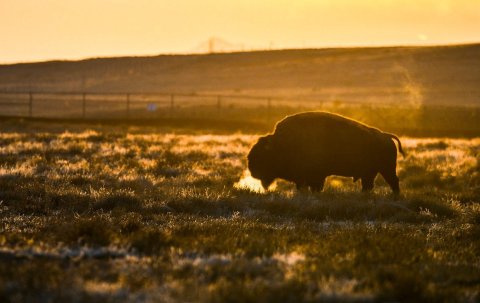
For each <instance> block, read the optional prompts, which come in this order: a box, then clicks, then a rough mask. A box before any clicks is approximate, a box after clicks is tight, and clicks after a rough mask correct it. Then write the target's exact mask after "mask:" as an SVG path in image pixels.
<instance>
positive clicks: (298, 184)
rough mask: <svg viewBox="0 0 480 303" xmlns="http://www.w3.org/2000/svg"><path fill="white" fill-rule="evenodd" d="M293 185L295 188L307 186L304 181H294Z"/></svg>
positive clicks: (301, 188) (299, 188)
mask: <svg viewBox="0 0 480 303" xmlns="http://www.w3.org/2000/svg"><path fill="white" fill-rule="evenodd" d="M295 186H296V187H297V190H303V189H306V188H308V185H307V184H306V183H305V182H300V181H298V182H295Z"/></svg>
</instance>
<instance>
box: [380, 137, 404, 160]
mask: <svg viewBox="0 0 480 303" xmlns="http://www.w3.org/2000/svg"><path fill="white" fill-rule="evenodd" d="M385 135H387V136H388V137H390V138H392V139H394V140H395V141H397V143H398V151H399V152H400V153H401V154H402V156H404V157H405V153H404V152H403V149H402V143H401V142H400V139H398V137H397V136H395V135H394V134H390V133H385Z"/></svg>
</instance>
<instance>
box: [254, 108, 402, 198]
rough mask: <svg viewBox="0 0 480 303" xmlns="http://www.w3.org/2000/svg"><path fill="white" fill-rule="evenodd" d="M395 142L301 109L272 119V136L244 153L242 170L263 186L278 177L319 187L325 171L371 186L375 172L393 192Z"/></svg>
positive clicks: (396, 187) (396, 186)
mask: <svg viewBox="0 0 480 303" xmlns="http://www.w3.org/2000/svg"><path fill="white" fill-rule="evenodd" d="M393 140H396V141H397V142H398V149H399V151H400V152H401V153H402V154H403V151H402V146H401V143H400V140H399V139H398V137H396V136H395V135H392V134H389V133H385V132H382V131H380V130H378V129H376V128H372V127H369V126H367V125H365V124H362V123H360V122H357V121H354V120H352V119H348V118H346V117H343V116H340V115H336V114H331V113H327V112H305V113H300V114H296V115H292V116H288V117H287V118H285V119H283V120H282V121H280V122H278V123H277V125H276V127H275V131H274V133H273V134H269V135H267V136H264V137H261V138H259V140H258V142H257V143H256V144H255V145H254V146H253V147H252V149H251V150H250V153H249V154H248V168H249V170H250V172H251V174H252V176H253V177H254V178H257V179H260V180H261V182H262V185H263V187H264V188H268V187H269V185H270V184H271V183H272V182H273V181H274V180H275V179H276V178H281V179H285V180H288V181H291V182H294V183H295V184H296V185H297V188H302V187H310V188H311V190H314V191H321V190H322V189H323V184H324V182H325V178H326V177H327V176H330V175H338V176H345V177H353V180H354V181H356V180H358V179H361V180H362V189H363V191H370V190H372V189H373V184H374V180H375V177H376V176H377V174H378V173H380V174H381V175H382V176H383V178H384V179H385V181H387V183H388V184H389V185H390V187H391V188H392V190H393V192H394V193H395V194H398V193H399V192H400V188H399V184H398V177H397V173H396V166H397V147H396V146H395V143H394V141H393Z"/></svg>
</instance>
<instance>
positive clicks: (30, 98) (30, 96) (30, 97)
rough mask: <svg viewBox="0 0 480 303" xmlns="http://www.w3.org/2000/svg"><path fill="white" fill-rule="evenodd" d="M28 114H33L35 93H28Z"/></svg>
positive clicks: (30, 115)
mask: <svg viewBox="0 0 480 303" xmlns="http://www.w3.org/2000/svg"><path fill="white" fill-rule="evenodd" d="M28 116H29V117H30V118H31V117H32V116H33V93H32V92H29V93H28Z"/></svg>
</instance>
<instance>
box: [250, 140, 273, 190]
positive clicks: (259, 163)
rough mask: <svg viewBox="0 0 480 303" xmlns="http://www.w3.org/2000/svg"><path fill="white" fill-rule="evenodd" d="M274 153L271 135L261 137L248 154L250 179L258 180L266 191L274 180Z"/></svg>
mask: <svg viewBox="0 0 480 303" xmlns="http://www.w3.org/2000/svg"><path fill="white" fill-rule="evenodd" d="M274 157H275V151H274V142H273V138H272V135H268V136H265V137H261V138H260V139H258V142H257V143H255V145H254V146H253V147H252V149H251V150H250V152H249V153H248V157H247V159H248V169H249V170H250V173H251V174H252V177H254V178H256V179H259V180H260V181H261V182H262V186H263V188H265V189H268V187H269V186H270V184H272V182H273V181H274V180H275V178H276V175H275V167H276V164H275V160H274Z"/></svg>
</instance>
